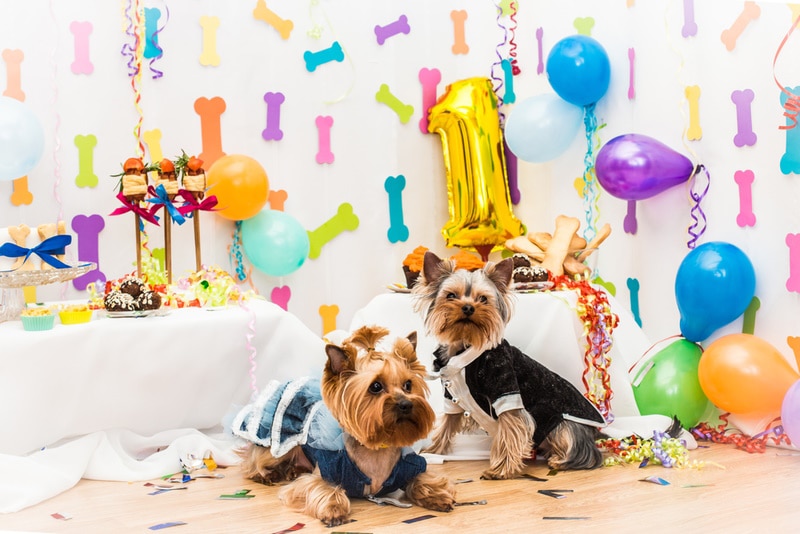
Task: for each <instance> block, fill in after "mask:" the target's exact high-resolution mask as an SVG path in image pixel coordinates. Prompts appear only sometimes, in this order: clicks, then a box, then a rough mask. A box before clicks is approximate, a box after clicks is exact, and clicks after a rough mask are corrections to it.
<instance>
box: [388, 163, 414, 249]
mask: <svg viewBox="0 0 800 534" xmlns="http://www.w3.org/2000/svg"><path fill="white" fill-rule="evenodd" d="M383 188H384V189H385V190H386V193H388V194H389V223H390V225H389V231H388V232H386V235H387V237H388V238H389V242H390V243H397V242H398V241H407V240H408V226H406V225H405V223H404V222H403V190H404V189H405V188H406V177H405V176H403V175H402V174H399V175H397V176H389V177H387V178H386V181H385V182H383Z"/></svg>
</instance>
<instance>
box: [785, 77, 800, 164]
mask: <svg viewBox="0 0 800 534" xmlns="http://www.w3.org/2000/svg"><path fill="white" fill-rule="evenodd" d="M786 91H788V92H791V93H792V94H798V93H799V92H800V86H797V87H792V88H786ZM780 98H781V107H784V106H785V105H786V101H787V100H788V99H789V95H788V94H786V92H781V95H780ZM792 124H793V117H787V118H786V128H784V130H785V131H786V148H785V150H784V153H783V155H782V156H781V163H780V167H781V172H782V173H783V174H791V173H794V174H800V128H798V127H792Z"/></svg>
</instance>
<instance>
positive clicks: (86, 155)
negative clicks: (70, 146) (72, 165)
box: [75, 134, 98, 187]
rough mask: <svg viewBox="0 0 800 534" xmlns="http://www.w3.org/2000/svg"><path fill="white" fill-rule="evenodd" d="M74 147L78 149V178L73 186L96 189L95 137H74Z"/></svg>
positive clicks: (90, 135) (91, 135)
mask: <svg viewBox="0 0 800 534" xmlns="http://www.w3.org/2000/svg"><path fill="white" fill-rule="evenodd" d="M75 146H76V147H78V176H76V177H75V185H77V186H78V187H96V186H97V182H98V180H97V175H96V174H95V173H94V147H96V146H97V137H95V136H94V135H93V134H89V135H80V134H78V135H76V136H75Z"/></svg>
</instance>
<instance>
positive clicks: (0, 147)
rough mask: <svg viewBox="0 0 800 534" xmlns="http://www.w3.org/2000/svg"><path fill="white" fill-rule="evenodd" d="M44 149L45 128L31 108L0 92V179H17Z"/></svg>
mask: <svg viewBox="0 0 800 534" xmlns="http://www.w3.org/2000/svg"><path fill="white" fill-rule="evenodd" d="M43 151H44V129H43V128H42V125H41V123H40V122H39V119H37V118H36V115H34V114H33V112H32V111H31V110H30V109H29V108H28V106H26V105H25V104H23V103H22V102H20V101H19V100H16V99H14V98H10V97H7V96H0V180H16V179H17V178H21V177H22V176H25V175H27V174H28V173H29V172H30V171H31V169H33V168H34V167H35V166H36V164H37V163H39V159H40V158H41V157H42V152H43Z"/></svg>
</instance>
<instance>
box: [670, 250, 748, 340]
mask: <svg viewBox="0 0 800 534" xmlns="http://www.w3.org/2000/svg"><path fill="white" fill-rule="evenodd" d="M755 289H756V275H755V271H753V264H752V263H750V260H749V259H748V257H747V256H746V255H745V253H744V252H742V251H741V250H740V249H739V248H737V247H736V246H734V245H731V244H730V243H724V242H721V241H713V242H710V243H704V244H702V245H700V246H699V247H697V248H695V249H694V250H692V251H691V252H689V254H687V255H686V257H685V258H684V259H683V261H682V262H681V265H680V267H679V268H678V274H677V276H676V278H675V298H676V300H677V301H678V310H679V311H680V315H681V334H683V336H684V337H685V338H686V339H688V340H689V341H694V342H700V341H703V340H704V339H706V338H707V337H708V336H710V335H711V334H712V333H713V332H714V331H715V330H717V329H718V328H721V327H723V326H725V325H726V324H728V323H730V322H731V321H733V320H734V319H736V318H737V317H739V316H740V315H741V314H743V313H744V311H745V310H746V309H747V307H748V306H749V305H750V301H751V300H752V299H753V295H754V293H755Z"/></svg>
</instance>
